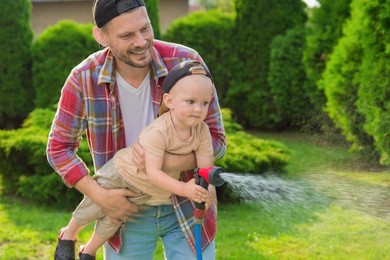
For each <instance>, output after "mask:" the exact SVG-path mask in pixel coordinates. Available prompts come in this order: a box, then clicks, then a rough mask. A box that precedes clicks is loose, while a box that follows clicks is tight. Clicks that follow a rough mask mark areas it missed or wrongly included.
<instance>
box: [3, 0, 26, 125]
mask: <svg viewBox="0 0 390 260" xmlns="http://www.w3.org/2000/svg"><path fill="white" fill-rule="evenodd" d="M30 13H31V1H29V0H12V1H0V24H1V25H2V26H1V30H0V39H1V41H0V59H1V62H0V104H1V106H0V128H6V129H14V128H17V127H19V126H20V123H21V122H22V121H23V119H24V118H25V117H26V116H27V115H28V113H29V112H31V110H33V96H34V91H33V88H32V86H31V44H32V39H33V32H32V29H31V25H30Z"/></svg>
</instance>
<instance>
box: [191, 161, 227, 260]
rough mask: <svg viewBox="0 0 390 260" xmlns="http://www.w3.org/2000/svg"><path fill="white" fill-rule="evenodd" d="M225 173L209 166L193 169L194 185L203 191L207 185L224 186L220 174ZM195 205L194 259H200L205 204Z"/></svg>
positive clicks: (219, 168) (220, 169) (218, 168)
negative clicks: (200, 187)
mask: <svg viewBox="0 0 390 260" xmlns="http://www.w3.org/2000/svg"><path fill="white" fill-rule="evenodd" d="M224 172H226V171H225V170H224V169H223V168H221V167H217V166H211V167H209V168H195V169H194V176H195V183H196V184H198V185H200V186H202V187H203V188H204V189H206V190H207V189H208V187H209V184H212V185H214V186H216V187H219V186H221V185H222V184H224V182H225V180H224V179H223V178H222V177H221V176H220V174H221V173H224ZM194 203H195V209H194V222H195V226H194V231H195V248H196V258H197V259H198V260H201V259H202V243H201V227H202V224H203V220H204V216H205V214H206V203H204V202H202V203H197V202H194Z"/></svg>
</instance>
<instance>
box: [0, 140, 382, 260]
mask: <svg viewBox="0 0 390 260" xmlns="http://www.w3.org/2000/svg"><path fill="white" fill-rule="evenodd" d="M259 136H260V137H262V138H266V139H273V140H278V141H282V142H283V143H284V144H286V146H287V147H289V148H290V150H291V163H290V164H289V165H288V167H287V171H288V174H287V175H283V178H284V177H286V179H289V180H290V179H293V180H298V179H299V180H305V181H306V182H307V183H308V185H309V189H308V191H307V192H308V193H307V194H308V196H307V197H306V198H305V200H304V201H299V202H294V203H288V204H287V203H285V204H282V205H278V206H275V207H272V210H267V209H265V208H262V207H259V206H256V205H248V204H243V203H237V204H234V203H232V204H220V205H219V211H218V235H217V239H216V245H217V259H218V260H219V259H221V260H225V259H232V260H233V259H240V260H241V259H243V260H245V259H248V260H249V259H359V260H360V259H363V260H364V259H390V247H389V245H388V244H389V241H390V191H389V187H390V171H389V170H386V169H378V168H375V169H368V168H366V167H363V166H366V165H368V164H369V163H368V162H367V161H365V160H363V159H362V158H360V157H359V156H355V155H351V154H349V153H348V152H347V147H346V146H345V145H344V144H340V143H327V142H325V141H324V140H323V139H322V138H321V137H318V136H307V135H301V134H291V133H287V134H266V133H261V134H259ZM70 216H71V212H70V211H65V210H56V209H52V208H47V207H45V206H40V205H34V204H31V203H27V202H23V201H21V200H16V199H12V198H1V199H0V224H1V227H2V228H1V229H0V260H6V259H7V260H14V259H15V260H16V259H17V260H20V259H52V255H53V251H54V248H55V243H56V236H57V232H58V230H59V228H60V227H62V226H63V225H65V224H66V223H67V222H68V220H69V218H70ZM92 229H93V226H92V225H90V226H88V228H87V229H85V230H84V231H83V232H82V233H81V234H80V237H79V241H80V242H79V244H81V243H83V242H85V241H86V240H87V239H88V237H89V235H90V234H91V232H92ZM98 259H102V253H101V251H100V252H99V254H98ZM155 259H163V253H162V248H161V244H159V246H158V248H157V251H156V256H155Z"/></svg>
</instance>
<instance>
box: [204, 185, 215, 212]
mask: <svg viewBox="0 0 390 260" xmlns="http://www.w3.org/2000/svg"><path fill="white" fill-rule="evenodd" d="M208 190H209V196H208V197H207V200H206V209H208V208H209V207H210V205H212V204H213V203H215V202H216V200H217V190H216V189H215V186H214V185H212V184H209V188H208Z"/></svg>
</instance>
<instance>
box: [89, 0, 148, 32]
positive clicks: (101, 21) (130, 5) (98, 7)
mask: <svg viewBox="0 0 390 260" xmlns="http://www.w3.org/2000/svg"><path fill="white" fill-rule="evenodd" d="M140 6H145V3H144V1H143V0H96V2H95V9H94V12H95V13H94V19H95V23H96V25H97V27H99V28H101V27H102V26H104V25H105V24H106V23H108V22H109V21H111V20H112V19H113V18H115V17H117V16H118V15H120V14H122V13H124V12H127V11H129V10H131V9H134V8H137V7H140Z"/></svg>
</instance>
